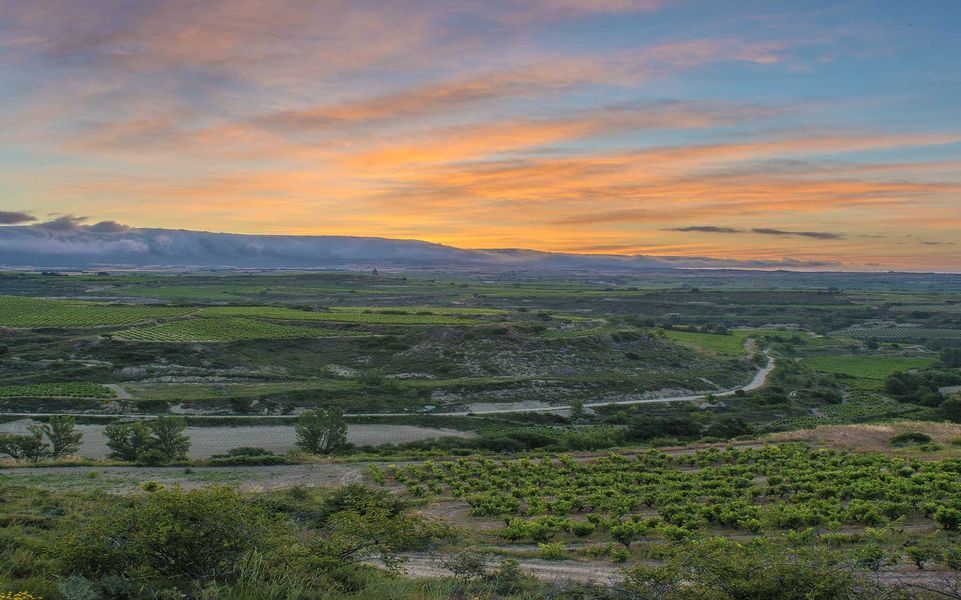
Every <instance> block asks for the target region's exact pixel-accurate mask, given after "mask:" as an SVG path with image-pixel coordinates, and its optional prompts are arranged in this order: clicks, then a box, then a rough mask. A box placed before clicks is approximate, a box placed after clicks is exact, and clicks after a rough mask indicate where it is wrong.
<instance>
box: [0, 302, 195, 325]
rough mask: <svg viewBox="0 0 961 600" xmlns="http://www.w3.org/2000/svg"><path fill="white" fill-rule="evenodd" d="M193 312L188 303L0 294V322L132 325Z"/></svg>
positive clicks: (8, 323) (14, 323)
mask: <svg viewBox="0 0 961 600" xmlns="http://www.w3.org/2000/svg"><path fill="white" fill-rule="evenodd" d="M192 312H194V309H193V308H191V307H168V306H132V305H129V304H107V303H97V302H81V301H68V300H41V299H35V298H22V297H17V296H0V326H4V327H23V328H34V329H36V328H44V327H51V328H67V329H69V328H82V327H104V326H117V325H133V324H135V323H141V322H144V321H149V320H153V319H169V318H174V317H180V316H183V315H187V314H190V313H192Z"/></svg>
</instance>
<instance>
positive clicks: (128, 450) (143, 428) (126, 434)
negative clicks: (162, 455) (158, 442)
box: [103, 421, 150, 462]
mask: <svg viewBox="0 0 961 600" xmlns="http://www.w3.org/2000/svg"><path fill="white" fill-rule="evenodd" d="M103 434H104V436H106V438H107V447H108V448H110V454H109V455H108V456H109V457H110V458H113V459H115V460H123V461H126V462H134V461H136V460H137V457H138V456H139V455H141V454H143V453H144V452H146V451H147V450H149V449H150V428H148V427H147V425H146V423H143V422H141V421H137V422H135V423H111V424H109V425H107V426H106V427H105V428H104V430H103Z"/></svg>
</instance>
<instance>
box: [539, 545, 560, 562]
mask: <svg viewBox="0 0 961 600" xmlns="http://www.w3.org/2000/svg"><path fill="white" fill-rule="evenodd" d="M537 550H538V553H539V554H540V555H541V558H543V559H544V560H561V559H564V558H566V554H565V551H564V544H561V543H559V542H547V543H545V544H537Z"/></svg>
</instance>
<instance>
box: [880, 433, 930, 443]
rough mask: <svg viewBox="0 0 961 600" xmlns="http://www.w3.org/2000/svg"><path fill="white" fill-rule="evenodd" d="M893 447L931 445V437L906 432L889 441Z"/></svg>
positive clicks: (924, 434)
mask: <svg viewBox="0 0 961 600" xmlns="http://www.w3.org/2000/svg"><path fill="white" fill-rule="evenodd" d="M888 443H890V444H891V445H892V446H910V445H912V444H930V443H931V436H930V435H928V434H926V433H921V432H920V431H905V432H904V433H899V434H897V435H895V436H892V437H891V439H890V440H888Z"/></svg>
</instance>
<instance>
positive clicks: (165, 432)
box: [148, 417, 190, 460]
mask: <svg viewBox="0 0 961 600" xmlns="http://www.w3.org/2000/svg"><path fill="white" fill-rule="evenodd" d="M148 427H150V433H151V437H152V439H151V440H150V450H156V451H157V452H159V453H160V455H162V456H163V457H164V459H166V460H177V459H178V458H184V457H185V456H187V452H188V451H189V450H190V438H189V437H187V434H186V433H184V432H185V431H186V430H187V421H186V420H185V419H184V418H183V417H157V418H156V419H154V420H153V421H150V423H149V424H148Z"/></svg>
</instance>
